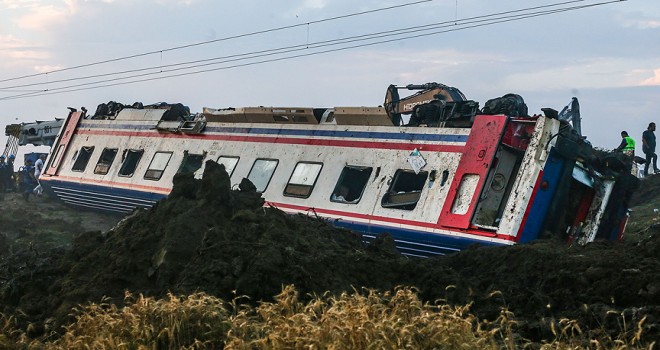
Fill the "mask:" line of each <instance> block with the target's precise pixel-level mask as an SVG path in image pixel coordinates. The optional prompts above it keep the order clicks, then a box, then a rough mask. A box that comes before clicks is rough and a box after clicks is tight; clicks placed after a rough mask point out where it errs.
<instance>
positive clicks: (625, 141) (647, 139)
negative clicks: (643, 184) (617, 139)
mask: <svg viewBox="0 0 660 350" xmlns="http://www.w3.org/2000/svg"><path fill="white" fill-rule="evenodd" d="M621 138H622V140H621V144H619V147H617V148H616V149H617V150H618V151H622V152H623V153H624V154H626V155H629V156H631V157H634V156H635V140H634V139H633V138H632V137H630V135H628V132H627V131H622V132H621ZM642 152H644V155H645V156H646V159H645V162H644V172H643V174H644V176H648V174H649V170H650V169H649V168H650V167H651V165H653V173H654V174H658V173H660V170H659V169H658V155H657V154H656V153H655V123H649V126H648V127H647V128H646V130H645V131H644V132H643V133H642ZM640 163H641V160H640Z"/></svg>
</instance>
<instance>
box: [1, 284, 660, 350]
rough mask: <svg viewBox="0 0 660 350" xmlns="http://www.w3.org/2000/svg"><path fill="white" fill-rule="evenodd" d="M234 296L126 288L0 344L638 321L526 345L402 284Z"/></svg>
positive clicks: (378, 334)
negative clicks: (258, 297) (54, 328)
mask: <svg viewBox="0 0 660 350" xmlns="http://www.w3.org/2000/svg"><path fill="white" fill-rule="evenodd" d="M240 301H242V300H241V299H240V298H237V299H235V300H234V301H233V302H231V303H229V304H225V303H224V302H223V301H221V300H219V299H216V298H214V297H210V296H208V295H205V294H193V295H190V296H187V297H175V296H173V295H169V297H168V298H166V299H161V300H156V299H152V298H145V297H143V296H138V297H134V296H131V295H127V296H126V305H127V306H125V307H123V308H118V307H117V306H115V305H112V304H108V303H100V304H91V305H87V306H85V307H82V308H80V309H77V310H75V315H77V316H76V319H75V322H73V323H72V324H70V325H69V326H68V327H67V328H66V333H65V334H64V335H63V336H61V337H60V338H58V339H57V340H54V341H45V340H30V339H28V338H27V337H26V336H25V333H23V332H20V331H17V330H16V327H15V323H14V321H13V319H12V318H6V317H4V318H0V332H1V333H0V349H219V348H226V349H518V348H540V349H557V350H559V349H562V350H563V349H642V347H640V344H641V343H640V340H641V336H642V331H641V330H642V326H643V323H644V320H642V321H641V322H640V323H639V324H637V325H636V326H635V327H633V328H632V329H629V330H627V329H625V325H624V329H623V330H622V334H623V335H627V338H624V337H623V336H622V339H610V338H608V337H600V338H599V339H589V336H586V335H585V334H584V332H583V330H582V329H581V328H580V325H579V324H578V323H577V322H576V321H573V320H567V319H564V320H558V321H556V322H554V323H553V324H552V326H551V328H552V332H553V334H554V335H555V337H556V340H555V341H553V342H552V343H547V344H532V343H530V342H528V341H526V340H524V339H521V338H519V337H518V336H517V335H516V322H515V320H514V315H513V314H512V313H510V312H508V311H507V310H502V311H501V314H500V317H499V318H498V319H497V320H496V321H494V322H484V321H480V320H478V319H477V318H476V317H475V316H473V315H472V314H470V312H469V305H467V306H463V307H453V306H448V305H445V304H440V303H438V304H428V303H423V302H421V301H420V300H419V298H418V295H417V291H416V290H414V289H411V288H397V289H395V290H394V291H393V292H386V293H380V292H376V291H373V290H365V291H363V292H362V293H358V292H355V293H343V294H341V295H339V296H332V295H323V296H316V297H313V298H312V299H311V301H309V302H303V301H301V299H300V298H299V295H298V293H297V291H296V290H295V288H294V287H293V286H287V287H285V288H284V289H283V291H282V293H280V294H279V295H278V296H277V297H276V298H275V302H272V303H261V304H260V305H259V306H258V307H249V306H246V305H244V304H241V303H240ZM624 339H626V340H624ZM654 347H655V344H654V343H652V344H650V345H648V347H645V349H653V348H654Z"/></svg>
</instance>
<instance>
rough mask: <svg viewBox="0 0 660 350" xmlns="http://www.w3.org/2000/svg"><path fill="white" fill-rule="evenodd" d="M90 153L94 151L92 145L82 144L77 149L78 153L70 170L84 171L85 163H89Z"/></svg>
mask: <svg viewBox="0 0 660 350" xmlns="http://www.w3.org/2000/svg"><path fill="white" fill-rule="evenodd" d="M92 153H94V146H90V147H87V146H83V147H82V148H81V149H80V151H78V154H77V155H76V157H75V158H76V161H75V162H74V163H73V167H72V168H71V170H73V171H80V172H83V171H85V168H86V167H87V163H89V159H90V158H91V157H92Z"/></svg>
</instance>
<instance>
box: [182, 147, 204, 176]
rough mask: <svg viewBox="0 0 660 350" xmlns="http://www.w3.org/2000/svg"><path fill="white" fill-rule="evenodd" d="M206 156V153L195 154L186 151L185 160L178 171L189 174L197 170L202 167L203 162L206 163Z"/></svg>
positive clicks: (184, 153)
mask: <svg viewBox="0 0 660 350" xmlns="http://www.w3.org/2000/svg"><path fill="white" fill-rule="evenodd" d="M204 157H206V154H194V153H188V151H184V152H183V161H181V166H180V167H179V171H178V173H179V174H188V173H194V172H196V171H197V170H199V169H200V168H201V167H202V164H204Z"/></svg>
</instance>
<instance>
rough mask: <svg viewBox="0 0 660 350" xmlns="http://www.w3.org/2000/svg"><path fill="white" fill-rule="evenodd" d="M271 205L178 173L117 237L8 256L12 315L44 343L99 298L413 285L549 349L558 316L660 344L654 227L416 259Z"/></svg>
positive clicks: (219, 175) (267, 295)
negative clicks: (163, 195)
mask: <svg viewBox="0 0 660 350" xmlns="http://www.w3.org/2000/svg"><path fill="white" fill-rule="evenodd" d="M263 204H264V201H263V199H262V198H261V197H260V195H259V194H257V193H256V192H255V191H254V186H253V185H252V184H251V183H249V182H248V181H247V180H245V181H244V182H243V183H241V185H240V187H239V190H236V191H232V190H230V182H229V178H228V176H227V174H226V172H225V171H224V167H223V166H222V165H217V164H216V163H214V162H208V163H207V164H206V168H205V172H204V177H203V179H202V180H196V179H194V178H193V177H192V176H191V175H178V176H177V177H176V178H175V181H174V190H173V191H172V193H171V195H170V196H169V197H168V198H167V199H165V200H163V201H161V202H159V203H158V204H157V205H156V206H154V207H152V208H150V209H148V210H137V211H135V212H134V213H133V214H132V215H131V216H129V217H127V218H126V219H124V220H123V221H122V222H120V223H119V224H118V225H117V226H115V227H114V228H113V229H111V230H109V231H107V232H98V231H97V232H87V233H83V234H80V235H78V236H77V237H76V238H75V240H74V242H73V245H72V247H71V249H66V248H62V247H60V248H53V249H52V250H51V251H48V252H44V251H40V252H38V253H37V252H35V251H30V250H25V251H22V252H21V253H20V254H6V255H5V256H4V257H3V259H2V261H1V264H0V275H2V276H7V278H5V279H4V280H2V281H1V282H0V302H1V303H2V305H3V307H4V308H3V311H4V312H5V313H14V312H16V311H17V310H21V311H22V312H23V314H24V316H22V317H23V318H22V319H23V320H24V321H25V322H32V327H30V329H31V330H32V331H33V333H34V334H33V335H38V334H39V333H40V332H44V331H45V330H47V329H48V327H57V326H58V325H61V324H62V323H63V322H65V321H66V320H67V315H68V313H69V312H70V310H71V307H73V306H75V305H77V304H80V303H85V302H88V301H91V302H99V301H100V300H101V298H103V297H110V298H112V300H115V301H116V302H120V301H121V300H122V297H123V295H124V291H125V290H128V291H131V292H132V293H143V294H146V295H149V296H155V297H159V296H163V295H164V294H165V293H167V292H174V293H176V294H189V293H192V292H196V291H204V292H206V293H208V294H212V295H216V296H219V297H222V298H225V299H231V298H233V297H235V296H237V295H245V296H248V297H249V300H250V301H251V302H258V301H259V300H271V298H272V296H274V295H276V294H277V293H279V292H280V291H281V288H282V286H283V285H288V284H293V285H295V286H296V288H297V290H299V291H300V292H301V295H305V294H313V293H316V294H321V293H324V292H326V291H329V292H332V293H337V292H341V291H352V290H354V289H355V290H358V291H359V290H360V289H361V288H363V287H364V288H374V289H380V290H388V289H391V288H393V287H394V286H396V285H409V286H415V287H416V288H418V289H419V291H420V295H421V296H422V297H423V298H424V300H427V301H429V302H433V301H436V300H443V301H446V302H450V303H458V304H465V303H468V302H473V303H474V304H473V311H474V312H475V313H476V314H477V315H478V316H479V317H482V318H485V319H495V318H497V316H499V313H500V309H501V308H502V307H506V308H508V309H509V310H510V311H513V312H514V313H515V314H516V316H517V317H518V319H519V320H520V333H521V335H522V336H524V337H527V338H529V339H533V340H541V339H549V338H553V336H552V335H551V334H550V331H549V327H548V324H549V322H550V320H551V319H560V318H570V319H577V320H579V321H581V322H582V325H586V327H588V330H591V331H594V332H596V331H598V332H602V331H605V332H609V333H611V334H618V333H619V332H620V331H621V328H620V321H621V320H622V317H623V318H625V319H626V321H627V322H629V323H628V324H636V322H639V321H640V320H641V319H642V318H644V317H646V320H645V323H644V333H645V337H646V339H655V338H658V337H660V327H659V326H658V322H659V320H660V304H659V303H658V301H659V300H660V259H659V255H660V250H659V249H658V248H660V234H659V233H660V232H658V231H657V230H655V229H651V230H647V231H645V232H646V236H645V237H644V238H642V239H638V240H636V243H634V244H633V243H609V242H597V243H593V244H589V245H587V246H585V247H581V246H572V247H569V246H567V245H565V244H564V243H562V242H559V241H555V240H545V241H538V242H536V243H533V244H526V245H518V246H512V247H473V248H471V249H468V250H466V251H463V252H461V253H458V254H454V255H451V256H445V257H437V258H432V259H409V258H406V257H404V256H401V255H399V254H398V252H397V251H396V249H395V248H394V245H393V242H392V240H391V238H390V237H388V236H387V235H384V236H381V237H380V238H379V239H377V240H376V241H375V242H374V243H372V244H370V245H365V244H364V243H363V242H362V240H361V238H360V236H359V235H357V234H355V233H352V232H350V231H347V230H343V229H338V228H334V227H332V226H331V225H329V224H328V223H327V222H325V221H323V220H320V219H317V218H315V217H310V216H303V215H287V214H285V213H283V212H282V211H280V210H278V209H276V208H268V207H263Z"/></svg>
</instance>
